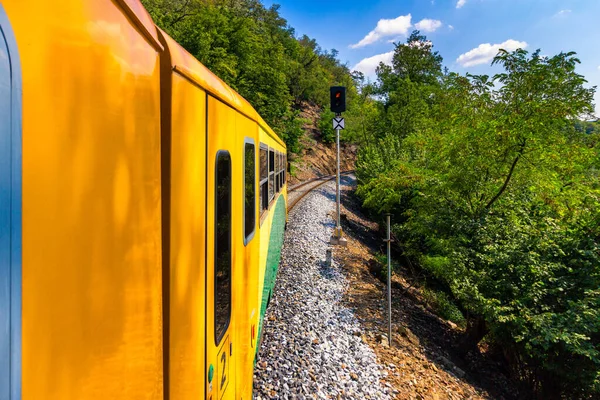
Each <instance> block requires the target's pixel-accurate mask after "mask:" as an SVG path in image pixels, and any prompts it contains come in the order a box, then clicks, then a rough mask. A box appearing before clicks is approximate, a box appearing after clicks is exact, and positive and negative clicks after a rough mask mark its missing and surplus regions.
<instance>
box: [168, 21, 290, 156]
mask: <svg viewBox="0 0 600 400" xmlns="http://www.w3.org/2000/svg"><path fill="white" fill-rule="evenodd" d="M156 30H157V31H158V33H159V35H160V36H162V37H163V38H164V43H165V44H166V47H167V49H166V51H168V52H169V54H170V56H171V66H172V68H173V70H174V71H176V72H178V73H179V74H181V75H183V76H185V77H186V78H187V79H189V80H191V81H192V82H194V83H196V84H197V85H198V86H200V87H201V88H202V89H204V90H206V91H207V92H208V93H210V94H211V95H213V96H215V97H216V98H218V99H219V100H221V101H222V102H224V103H226V104H228V105H229V106H231V107H233V108H234V109H236V110H237V111H239V112H240V113H242V114H244V115H245V116H247V117H248V118H250V119H251V120H253V121H255V122H256V123H257V124H258V125H260V126H261V127H262V129H263V130H264V131H265V132H267V133H268V134H269V136H271V137H272V138H273V139H274V140H275V141H277V142H278V143H279V144H280V145H281V146H283V147H285V143H284V142H283V140H281V138H280V137H279V136H277V134H276V133H275V132H274V131H273V130H272V129H271V128H270V127H269V125H267V123H266V122H265V121H264V120H263V119H262V117H261V116H260V115H259V114H258V112H256V110H255V109H254V107H252V105H250V103H249V102H248V101H247V100H246V99H244V98H243V97H242V96H240V95H239V94H238V93H237V92H236V91H235V90H233V89H232V88H231V87H230V86H229V85H227V84H226V83H225V82H223V80H221V78H219V77H218V76H216V75H215V74H213V73H212V72H211V71H210V70H209V69H208V68H206V67H205V66H204V65H203V64H202V63H201V62H200V61H198V60H197V59H196V58H195V57H194V56H192V55H191V54H190V53H188V52H187V50H185V49H184V48H183V47H182V46H181V45H180V44H179V43H177V42H176V41H175V40H174V39H173V38H171V37H170V36H169V35H168V34H167V33H166V32H164V31H163V30H162V29H160V28H159V27H158V26H157V27H156Z"/></svg>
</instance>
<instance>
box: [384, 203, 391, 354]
mask: <svg viewBox="0 0 600 400" xmlns="http://www.w3.org/2000/svg"><path fill="white" fill-rule="evenodd" d="M385 216H386V219H387V239H386V242H387V297H388V298H387V300H388V343H389V345H390V347H391V346H392V238H391V229H392V227H391V216H392V215H391V214H385Z"/></svg>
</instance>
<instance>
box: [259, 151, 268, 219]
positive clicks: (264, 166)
mask: <svg viewBox="0 0 600 400" xmlns="http://www.w3.org/2000/svg"><path fill="white" fill-rule="evenodd" d="M268 151H269V148H268V147H267V146H266V145H264V144H262V143H261V145H260V215H261V216H262V214H263V212H264V211H266V210H267V209H268V208H269V160H268V155H267V153H268Z"/></svg>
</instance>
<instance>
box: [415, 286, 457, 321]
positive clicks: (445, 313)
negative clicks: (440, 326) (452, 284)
mask: <svg viewBox="0 0 600 400" xmlns="http://www.w3.org/2000/svg"><path fill="white" fill-rule="evenodd" d="M422 292H423V297H424V298H425V301H426V302H427V304H429V305H430V306H431V307H433V309H434V310H435V312H436V313H437V314H438V315H439V316H440V317H442V318H444V319H446V320H448V321H452V322H454V323H455V324H456V325H458V326H459V327H461V328H465V327H466V325H467V320H466V319H465V316H464V315H463V313H462V312H461V311H460V309H459V308H458V307H457V306H456V304H454V302H453V301H452V299H451V298H450V297H449V296H448V295H447V294H446V293H444V292H442V291H436V290H431V289H427V288H425V289H423V291H422Z"/></svg>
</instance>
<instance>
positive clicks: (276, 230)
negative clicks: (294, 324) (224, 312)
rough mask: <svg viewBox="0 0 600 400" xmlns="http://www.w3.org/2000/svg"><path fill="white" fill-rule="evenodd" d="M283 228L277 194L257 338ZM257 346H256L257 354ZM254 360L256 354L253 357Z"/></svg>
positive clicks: (281, 204)
mask: <svg viewBox="0 0 600 400" xmlns="http://www.w3.org/2000/svg"><path fill="white" fill-rule="evenodd" d="M284 230H285V199H284V198H283V196H279V200H277V204H276V205H275V211H274V214H273V224H272V225H271V235H270V237H269V252H268V253H267V266H266V270H265V284H264V285H263V292H262V304H261V305H260V322H259V325H258V338H260V337H261V334H262V328H263V320H264V318H265V312H266V311H267V303H268V301H269V293H270V292H271V290H272V289H273V287H274V286H275V278H276V277H277V269H278V268H279V262H280V261H281V248H282V247H283V234H284ZM258 348H259V346H256V353H257V354H258ZM254 361H255V362H256V356H255V357H254Z"/></svg>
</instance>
